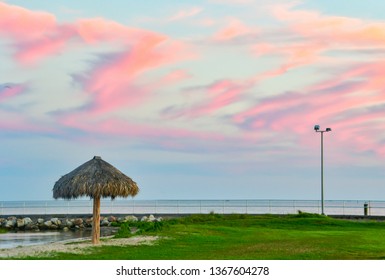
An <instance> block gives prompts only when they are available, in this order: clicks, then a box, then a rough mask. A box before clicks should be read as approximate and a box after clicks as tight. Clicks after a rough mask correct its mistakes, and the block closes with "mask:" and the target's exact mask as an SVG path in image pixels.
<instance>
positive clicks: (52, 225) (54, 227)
mask: <svg viewBox="0 0 385 280" xmlns="http://www.w3.org/2000/svg"><path fill="white" fill-rule="evenodd" d="M58 228H59V226H58V225H55V224H51V226H50V227H49V229H58Z"/></svg>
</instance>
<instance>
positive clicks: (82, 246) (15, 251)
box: [0, 235, 159, 259]
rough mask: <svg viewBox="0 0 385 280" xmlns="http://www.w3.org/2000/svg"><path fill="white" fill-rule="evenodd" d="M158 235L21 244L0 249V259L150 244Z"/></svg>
mask: <svg viewBox="0 0 385 280" xmlns="http://www.w3.org/2000/svg"><path fill="white" fill-rule="evenodd" d="M158 239H159V237H158V236H143V235H141V236H132V237H129V238H119V239H113V236H112V235H111V236H105V237H103V238H101V240H100V241H101V242H100V244H98V245H93V244H92V243H91V237H82V238H74V239H67V240H62V241H56V242H51V243H46V244H43V245H42V244H40V245H30V246H21V247H16V248H7V249H0V259H10V258H24V257H43V258H44V256H47V255H51V254H54V253H69V252H71V253H74V254H82V253H83V252H84V251H86V250H87V249H90V248H94V247H100V246H137V245H148V246H151V245H153V244H154V242H155V241H156V240H158ZM74 243H75V244H74Z"/></svg>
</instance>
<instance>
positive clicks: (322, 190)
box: [314, 125, 332, 215]
mask: <svg viewBox="0 0 385 280" xmlns="http://www.w3.org/2000/svg"><path fill="white" fill-rule="evenodd" d="M314 130H315V132H321V214H322V215H325V212H324V132H330V131H332V129H331V128H330V127H328V128H326V130H320V126H319V125H315V126H314Z"/></svg>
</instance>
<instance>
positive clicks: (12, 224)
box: [5, 220, 16, 228]
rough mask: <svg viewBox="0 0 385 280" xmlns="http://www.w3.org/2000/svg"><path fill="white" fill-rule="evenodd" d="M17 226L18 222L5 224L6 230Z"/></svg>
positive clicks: (11, 221) (8, 221)
mask: <svg viewBox="0 0 385 280" xmlns="http://www.w3.org/2000/svg"><path fill="white" fill-rule="evenodd" d="M15 225H16V220H7V221H6V222H5V227H6V228H14V227H15Z"/></svg>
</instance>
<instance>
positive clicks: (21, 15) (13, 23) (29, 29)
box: [0, 2, 57, 40]
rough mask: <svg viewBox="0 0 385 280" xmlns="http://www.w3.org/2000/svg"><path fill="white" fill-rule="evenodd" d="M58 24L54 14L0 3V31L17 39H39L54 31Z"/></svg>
mask: <svg viewBox="0 0 385 280" xmlns="http://www.w3.org/2000/svg"><path fill="white" fill-rule="evenodd" d="M56 24H57V23H56V18H55V17H54V16H53V15H52V14H49V13H46V12H35V11H30V10H27V9H24V8H21V7H18V6H12V5H9V4H6V3H3V2H1V3H0V33H3V34H7V35H8V36H10V37H12V38H14V39H16V40H31V39H38V38H40V37H41V35H42V34H46V33H50V32H52V31H53V30H54V29H55V27H56Z"/></svg>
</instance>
